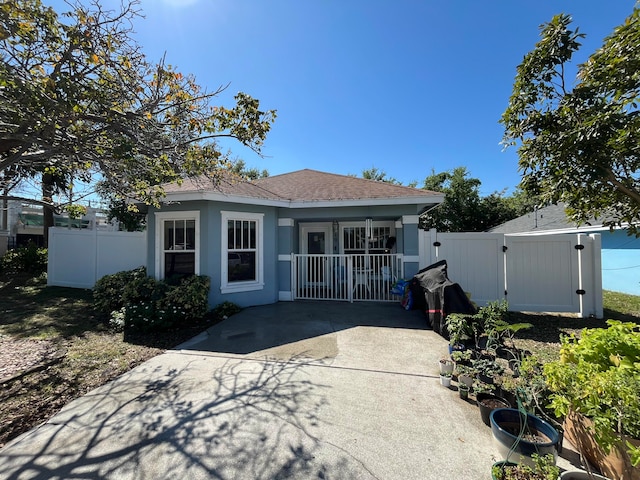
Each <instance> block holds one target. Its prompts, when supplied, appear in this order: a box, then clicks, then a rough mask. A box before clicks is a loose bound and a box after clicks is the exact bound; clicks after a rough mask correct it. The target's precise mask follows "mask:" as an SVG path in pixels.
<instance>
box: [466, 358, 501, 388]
mask: <svg viewBox="0 0 640 480" xmlns="http://www.w3.org/2000/svg"><path fill="white" fill-rule="evenodd" d="M471 365H472V366H473V368H474V370H475V371H476V372H477V375H478V380H480V381H482V382H484V383H494V379H495V377H497V376H498V375H501V374H502V373H503V372H504V367H503V366H502V365H500V364H499V363H498V362H496V361H495V360H492V359H489V358H479V359H477V360H474V361H473V362H471Z"/></svg>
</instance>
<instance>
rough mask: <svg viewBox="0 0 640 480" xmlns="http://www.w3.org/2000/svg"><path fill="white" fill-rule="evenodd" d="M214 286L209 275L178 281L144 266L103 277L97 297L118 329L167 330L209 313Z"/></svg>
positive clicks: (111, 322)
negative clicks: (152, 273)
mask: <svg viewBox="0 0 640 480" xmlns="http://www.w3.org/2000/svg"><path fill="white" fill-rule="evenodd" d="M210 285H211V281H210V279H209V277H205V276H195V275H192V276H188V277H183V278H181V279H179V280H177V281H175V282H174V281H173V280H171V282H168V281H164V280H156V279H155V278H153V277H148V276H146V269H145V268H144V267H140V268H137V269H135V270H131V271H127V272H119V273H116V274H113V275H107V276H105V277H103V278H101V279H100V280H99V281H98V282H97V283H96V286H95V288H94V299H95V302H96V307H98V308H99V309H100V310H101V311H102V312H103V313H107V314H109V316H110V320H109V323H110V326H111V327H112V328H114V329H120V328H124V329H134V330H140V331H152V330H166V329H168V328H172V327H174V326H176V325H184V324H185V322H190V321H193V320H197V319H199V318H202V317H203V316H204V315H205V314H206V313H207V311H208V309H209V288H210Z"/></svg>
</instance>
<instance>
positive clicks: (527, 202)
mask: <svg viewBox="0 0 640 480" xmlns="http://www.w3.org/2000/svg"><path fill="white" fill-rule="evenodd" d="M480 185H481V181H480V180H479V179H477V178H471V177H469V172H468V171H467V169H466V167H456V168H454V169H453V170H451V171H445V172H439V173H436V172H435V171H433V172H432V173H431V175H429V176H428V177H426V178H425V180H424V185H423V188H425V189H427V190H433V191H436V192H441V193H444V201H443V202H442V203H441V204H440V205H438V206H437V207H436V208H434V209H432V210H430V211H428V212H427V213H425V214H424V215H423V216H422V217H421V220H420V225H421V228H425V229H429V228H435V229H437V230H438V231H441V232H484V231H486V230H488V229H490V228H492V227H495V226H497V225H500V224H501V223H504V222H506V221H508V220H511V219H513V218H516V217H518V216H520V215H524V214H525V213H527V212H529V211H531V210H533V207H534V205H535V199H534V198H531V197H529V196H528V195H527V194H526V193H525V192H523V191H521V190H517V191H516V192H515V193H513V194H512V195H510V196H505V195H504V192H494V193H492V194H490V195H487V196H485V197H482V196H481V195H480Z"/></svg>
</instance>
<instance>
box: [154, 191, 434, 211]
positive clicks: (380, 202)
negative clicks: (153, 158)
mask: <svg viewBox="0 0 640 480" xmlns="http://www.w3.org/2000/svg"><path fill="white" fill-rule="evenodd" d="M196 200H207V201H214V202H226V203H238V204H245V205H247V204H248V205H262V206H270V207H280V208H295V209H300V208H336V207H364V206H389V205H416V206H417V207H418V210H421V209H422V208H424V207H426V206H429V205H437V204H439V203H442V201H443V200H444V196H442V195H430V196H420V197H413V196H412V197H393V198H358V199H338V200H308V201H300V200H293V201H290V200H275V199H268V198H259V197H244V196H240V195H225V194H222V193H219V192H205V191H194V192H170V193H167V195H166V197H165V202H188V201H196Z"/></svg>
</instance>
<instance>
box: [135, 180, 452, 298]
mask: <svg viewBox="0 0 640 480" xmlns="http://www.w3.org/2000/svg"><path fill="white" fill-rule="evenodd" d="M165 191H166V198H165V200H164V203H163V204H162V206H161V208H158V209H156V208H150V209H149V211H148V223H147V225H148V236H147V238H148V248H147V252H148V253H147V267H148V272H149V274H150V275H153V276H155V277H156V278H166V277H170V276H173V275H182V274H199V275H207V276H209V277H210V278H211V293H210V298H209V300H210V302H209V303H210V304H211V305H216V304H219V303H221V302H224V301H231V302H234V303H236V304H238V305H240V306H243V307H245V306H251V305H262V304H269V303H275V302H277V301H288V300H295V299H305V298H309V299H311V298H312V299H327V300H349V301H353V300H376V301H380V300H382V301H384V300H397V298H395V297H392V296H391V295H390V294H389V290H390V286H391V285H392V283H393V281H394V280H395V279H396V278H400V277H411V276H413V275H414V274H415V273H416V272H417V271H418V265H419V251H418V249H419V229H418V218H419V215H420V214H421V213H423V212H425V211H427V210H428V209H431V208H434V207H436V206H437V205H438V204H440V203H441V202H442V201H443V199H444V197H443V195H442V194H441V193H437V192H432V191H428V190H422V189H417V188H411V187H406V186H401V185H394V184H391V183H385V182H378V181H373V180H367V179H363V178H357V177H353V176H344V175H336V174H332V173H325V172H319V171H315V170H309V169H304V170H300V171H296V172H292V173H286V174H282V175H274V176H271V177H266V178H261V179H257V180H252V181H247V180H243V179H240V178H236V177H231V176H224V177H223V178H222V179H220V180H219V181H218V182H216V183H212V182H211V181H210V180H204V179H201V180H186V181H184V183H182V184H181V185H177V184H170V185H166V186H165Z"/></svg>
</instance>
